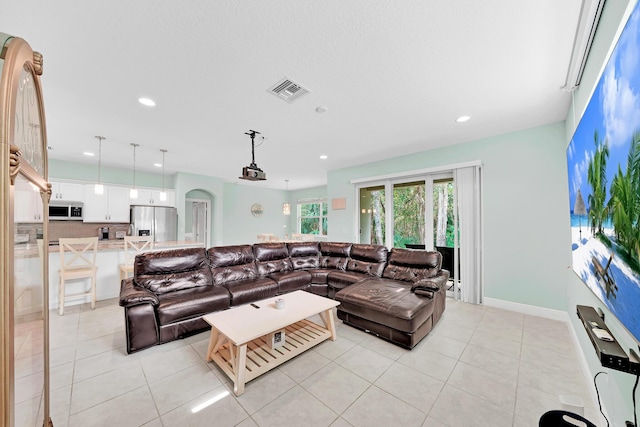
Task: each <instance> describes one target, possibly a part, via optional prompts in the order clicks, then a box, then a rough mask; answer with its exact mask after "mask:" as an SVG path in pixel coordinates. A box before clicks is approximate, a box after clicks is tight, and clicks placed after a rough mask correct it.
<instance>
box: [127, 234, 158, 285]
mask: <svg viewBox="0 0 640 427" xmlns="http://www.w3.org/2000/svg"><path fill="white" fill-rule="evenodd" d="M150 250H153V236H124V264H120V266H119V267H120V281H121V282H122V281H123V280H124V279H126V278H127V277H128V276H129V273H131V274H133V261H134V260H135V258H136V255H138V254H139V253H142V252H144V251H150Z"/></svg>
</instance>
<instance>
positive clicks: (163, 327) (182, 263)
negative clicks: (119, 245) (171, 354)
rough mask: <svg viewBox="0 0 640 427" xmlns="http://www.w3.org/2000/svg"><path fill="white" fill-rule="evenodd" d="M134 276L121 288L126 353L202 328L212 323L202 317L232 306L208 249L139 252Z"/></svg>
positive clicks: (186, 334)
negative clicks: (211, 265)
mask: <svg viewBox="0 0 640 427" xmlns="http://www.w3.org/2000/svg"><path fill="white" fill-rule="evenodd" d="M134 278H135V279H133V278H129V279H125V280H124V281H123V283H122V289H121V292H120V305H122V306H124V307H125V329H126V333H127V353H132V352H134V351H138V350H142V349H144V348H147V347H150V346H153V345H156V344H159V343H165V342H168V341H173V340H175V339H177V338H182V337H185V336H188V335H191V334H193V333H197V332H200V331H202V330H204V329H206V328H207V327H208V325H207V323H206V322H205V321H204V320H202V316H203V315H205V314H207V313H211V312H213V311H218V310H224V309H227V308H229V304H230V298H229V292H227V290H226V289H225V288H223V287H221V286H215V285H214V284H213V281H212V280H211V270H210V269H209V262H208V260H207V255H206V251H205V249H204V248H188V249H175V250H165V251H157V252H147V253H145V254H143V255H141V256H136V259H135V262H134Z"/></svg>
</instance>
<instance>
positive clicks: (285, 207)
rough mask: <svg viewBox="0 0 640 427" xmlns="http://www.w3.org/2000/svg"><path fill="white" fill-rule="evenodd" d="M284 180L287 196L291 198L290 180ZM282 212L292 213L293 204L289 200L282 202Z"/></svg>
mask: <svg viewBox="0 0 640 427" xmlns="http://www.w3.org/2000/svg"><path fill="white" fill-rule="evenodd" d="M284 182H285V183H286V186H287V198H289V180H288V179H285V180H284ZM282 213H283V214H285V215H291V205H290V204H289V203H288V202H284V203H283V204H282Z"/></svg>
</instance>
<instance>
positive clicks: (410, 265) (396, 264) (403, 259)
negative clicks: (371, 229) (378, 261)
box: [383, 248, 442, 282]
mask: <svg viewBox="0 0 640 427" xmlns="http://www.w3.org/2000/svg"><path fill="white" fill-rule="evenodd" d="M441 267H442V254H440V252H436V251H425V250H417V249H402V248H393V249H391V254H390V255H389V262H388V264H387V267H386V268H385V269H384V273H383V277H386V278H388V279H395V280H405V281H408V282H416V281H418V280H421V279H428V278H430V277H434V276H435V275H437V274H438V272H439V271H440V269H441Z"/></svg>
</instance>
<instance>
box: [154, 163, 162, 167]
mask: <svg viewBox="0 0 640 427" xmlns="http://www.w3.org/2000/svg"><path fill="white" fill-rule="evenodd" d="M153 166H155V167H157V168H161V167H162V163H154V164H153Z"/></svg>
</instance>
